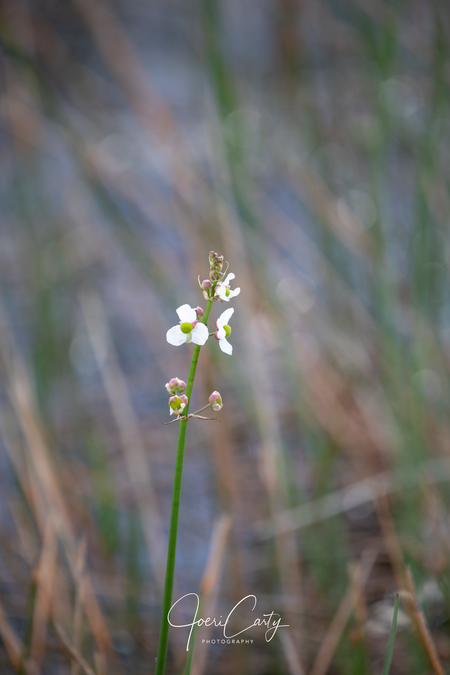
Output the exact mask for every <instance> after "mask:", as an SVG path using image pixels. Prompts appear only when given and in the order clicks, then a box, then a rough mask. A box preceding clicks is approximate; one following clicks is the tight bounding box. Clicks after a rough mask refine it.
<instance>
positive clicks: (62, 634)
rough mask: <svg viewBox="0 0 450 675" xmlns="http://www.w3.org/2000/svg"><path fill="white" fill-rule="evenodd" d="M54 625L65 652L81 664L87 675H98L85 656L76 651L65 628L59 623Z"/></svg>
mask: <svg viewBox="0 0 450 675" xmlns="http://www.w3.org/2000/svg"><path fill="white" fill-rule="evenodd" d="M53 625H54V628H55V631H56V633H57V635H58V637H59V639H60V640H61V642H62V644H63V646H64V648H65V650H66V651H67V653H68V654H69V655H70V656H71V657H72V658H73V659H74V660H75V661H76V662H77V663H78V664H79V666H80V668H81V669H82V670H83V672H84V673H86V675H96V673H95V671H94V670H93V668H91V666H90V665H89V663H88V662H87V661H86V659H84V658H83V656H82V655H81V654H80V653H79V651H78V650H77V649H75V647H74V646H73V645H72V644H71V643H70V640H69V638H68V636H67V634H66V632H65V630H64V628H63V627H62V626H61V625H60V624H59V623H57V622H55V623H54V624H53Z"/></svg>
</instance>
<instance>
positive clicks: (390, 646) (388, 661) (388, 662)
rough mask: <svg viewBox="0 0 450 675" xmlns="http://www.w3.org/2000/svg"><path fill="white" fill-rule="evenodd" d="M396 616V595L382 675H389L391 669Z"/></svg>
mask: <svg viewBox="0 0 450 675" xmlns="http://www.w3.org/2000/svg"><path fill="white" fill-rule="evenodd" d="M397 614H398V593H397V595H396V596H395V605H394V615H393V617H392V625H391V633H390V635H389V642H388V648H387V654H386V660H385V662H384V668H383V675H389V669H390V667H391V661H392V654H393V653H394V642H395V633H396V631H397Z"/></svg>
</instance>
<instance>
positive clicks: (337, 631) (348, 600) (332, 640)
mask: <svg viewBox="0 0 450 675" xmlns="http://www.w3.org/2000/svg"><path fill="white" fill-rule="evenodd" d="M377 555H378V549H374V548H372V547H371V548H368V549H367V550H366V551H365V552H364V553H363V554H362V556H361V561H360V563H359V566H360V570H359V571H356V567H355V568H354V569H353V571H352V577H351V580H350V585H349V588H348V590H347V592H346V594H345V595H344V597H343V598H342V600H341V603H340V605H339V607H338V609H337V611H336V614H335V615H334V617H333V620H332V622H331V624H330V626H329V628H328V630H327V632H326V634H325V637H324V639H323V641H322V644H321V645H320V649H319V652H318V654H317V656H316V659H315V661H314V663H313V666H312V669H311V672H310V675H326V673H327V672H328V667H329V665H330V663H331V660H332V658H333V654H334V652H335V651H336V647H337V646H338V644H339V640H340V638H341V636H342V633H343V632H344V630H345V627H346V625H347V623H348V620H349V619H350V615H351V613H352V610H353V608H354V603H355V583H360V584H361V583H362V584H364V583H365V582H366V581H367V579H368V577H369V575H370V572H371V570H372V567H373V565H374V563H375V560H376V558H377ZM355 574H356V579H355V578H354V575H355ZM358 577H359V578H358Z"/></svg>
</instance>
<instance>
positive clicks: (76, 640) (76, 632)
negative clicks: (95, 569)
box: [70, 537, 86, 675]
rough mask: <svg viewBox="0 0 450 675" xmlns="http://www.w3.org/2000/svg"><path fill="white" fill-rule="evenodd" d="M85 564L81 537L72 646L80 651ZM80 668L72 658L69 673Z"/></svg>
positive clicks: (83, 538)
mask: <svg viewBox="0 0 450 675" xmlns="http://www.w3.org/2000/svg"><path fill="white" fill-rule="evenodd" d="M85 564H86V539H85V537H82V538H81V539H80V542H79V544H78V551H77V564H76V577H75V602H74V609H73V647H74V649H76V650H77V651H78V652H80V640H81V625H82V619H83V604H84V569H85ZM79 670H80V664H79V662H78V661H77V660H76V659H74V660H73V661H72V667H71V670H70V675H78V673H79Z"/></svg>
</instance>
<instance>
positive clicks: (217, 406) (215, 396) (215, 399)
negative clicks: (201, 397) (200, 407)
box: [209, 391, 223, 411]
mask: <svg viewBox="0 0 450 675" xmlns="http://www.w3.org/2000/svg"><path fill="white" fill-rule="evenodd" d="M209 402H210V403H211V405H212V408H213V410H216V411H217V410H222V408H223V403H222V397H221V395H220V394H219V392H218V391H213V393H212V394H211V396H210V397H209Z"/></svg>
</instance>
